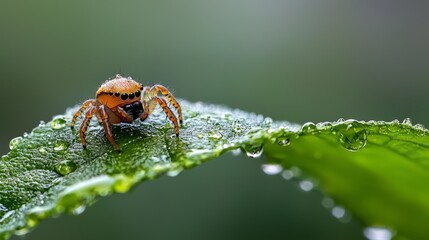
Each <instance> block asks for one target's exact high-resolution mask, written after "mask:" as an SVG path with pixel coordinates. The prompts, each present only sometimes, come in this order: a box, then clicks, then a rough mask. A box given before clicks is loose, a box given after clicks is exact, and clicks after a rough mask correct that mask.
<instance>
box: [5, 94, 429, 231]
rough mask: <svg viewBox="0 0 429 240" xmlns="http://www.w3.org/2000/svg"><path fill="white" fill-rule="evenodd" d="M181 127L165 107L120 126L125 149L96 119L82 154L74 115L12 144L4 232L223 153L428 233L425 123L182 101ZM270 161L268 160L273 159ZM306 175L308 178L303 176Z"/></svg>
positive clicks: (383, 220) (368, 220)
mask: <svg viewBox="0 0 429 240" xmlns="http://www.w3.org/2000/svg"><path fill="white" fill-rule="evenodd" d="M181 105H182V107H183V113H184V120H185V121H184V125H183V126H182V127H181V131H180V137H179V138H176V137H175V134H174V130H173V129H172V127H171V124H170V123H169V122H168V120H167V119H166V117H165V115H163V113H161V112H160V111H159V112H156V113H154V114H153V115H151V116H150V117H149V119H148V120H147V121H145V122H139V121H136V122H135V123H133V124H118V125H115V126H114V127H113V132H114V135H115V138H116V139H117V142H118V143H119V145H120V146H121V148H122V153H121V154H118V153H117V152H116V151H114V150H113V149H112V146H111V145H110V143H109V142H108V141H107V140H106V139H105V137H104V132H103V130H102V128H101V127H100V126H99V125H98V123H97V122H96V121H94V122H92V124H91V127H90V130H89V131H88V133H87V141H88V149H87V150H86V151H84V150H83V149H82V146H81V143H80V141H79V138H78V131H72V130H70V128H69V124H70V119H71V115H72V113H73V112H74V111H75V110H76V107H75V108H73V109H69V110H68V111H67V112H66V113H65V114H64V115H60V116H56V117H54V119H53V120H52V121H51V122H49V123H47V124H41V125H40V126H38V127H36V128H35V129H34V130H33V131H32V132H31V133H30V134H28V135H26V136H24V137H18V138H15V139H13V140H12V141H11V144H10V147H11V151H10V153H9V154H7V155H5V156H3V157H2V159H1V161H0V238H3V239H6V238H8V237H9V236H10V235H11V234H17V235H22V234H25V233H27V232H28V231H29V230H31V229H32V228H33V227H35V226H36V225H37V224H38V222H39V221H40V220H43V219H45V218H47V217H50V216H56V215H59V214H60V213H63V212H67V213H74V214H78V213H80V212H82V211H83V210H84V209H85V207H87V206H89V205H90V204H92V203H94V202H95V201H96V200H97V199H98V198H99V197H100V196H105V195H109V194H111V193H113V192H119V193H124V192H127V191H128V190H129V189H130V188H132V187H133V186H135V184H137V183H139V182H141V181H143V180H147V179H154V178H156V177H158V176H160V175H163V174H167V175H169V176H176V175H177V174H179V173H180V172H181V171H182V170H184V169H187V168H191V167H194V166H197V165H199V164H201V163H203V162H204V161H207V160H210V159H213V158H215V157H217V156H219V155H220V154H222V153H224V152H226V151H231V150H235V149H242V150H243V151H244V152H246V154H247V155H248V156H251V157H258V156H259V155H261V153H262V151H264V152H265V153H266V155H267V156H268V157H269V159H270V164H277V165H273V166H274V169H276V172H279V170H281V168H280V167H279V165H278V164H280V165H281V166H282V167H283V168H284V169H285V170H284V172H283V173H282V175H284V176H285V177H286V178H292V177H295V176H296V175H297V172H299V171H297V170H296V169H301V170H302V171H303V173H304V175H302V176H300V179H304V178H305V179H307V178H308V179H310V180H311V181H309V180H304V181H303V182H304V183H306V184H307V187H310V188H311V186H312V185H315V184H318V186H320V188H321V189H322V190H323V191H324V192H325V193H326V194H327V195H328V196H330V197H332V198H333V199H334V200H335V203H336V204H339V205H340V206H342V207H345V209H347V210H348V211H350V212H351V213H352V214H353V216H355V217H357V218H358V219H360V220H362V221H363V222H364V224H366V225H368V226H376V227H387V228H390V229H392V230H393V231H394V232H396V236H405V237H408V238H412V239H418V238H424V237H425V236H426V233H425V226H424V225H425V224H424V223H425V221H426V220H428V219H429V201H428V200H429V191H428V190H427V189H426V188H425V183H426V182H427V180H429V179H428V178H429V175H428V169H427V168H428V166H429V165H428V163H429V156H428V155H429V151H428V149H429V138H428V137H427V132H428V131H427V130H426V129H424V128H423V127H421V126H411V124H410V123H409V122H408V121H407V122H405V123H399V122H397V121H393V122H390V123H386V122H359V121H354V120H348V121H337V122H333V123H321V124H317V125H315V124H312V123H307V124H305V125H304V126H303V127H302V128H301V127H300V126H298V125H294V124H290V123H288V122H273V121H272V120H271V119H270V118H264V117H262V116H260V115H256V114H250V113H245V112H242V111H239V110H232V109H229V108H226V107H221V106H214V105H206V104H202V103H189V102H186V101H183V100H182V101H181ZM267 166H268V167H269V166H271V165H267ZM303 182H301V183H303Z"/></svg>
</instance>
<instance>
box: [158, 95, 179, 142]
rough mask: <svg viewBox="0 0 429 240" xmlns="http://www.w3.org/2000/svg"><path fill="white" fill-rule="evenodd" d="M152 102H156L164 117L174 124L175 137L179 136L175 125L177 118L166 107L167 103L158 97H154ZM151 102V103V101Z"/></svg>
mask: <svg viewBox="0 0 429 240" xmlns="http://www.w3.org/2000/svg"><path fill="white" fill-rule="evenodd" d="M153 100H156V101H157V102H158V104H159V105H160V106H161V108H162V110H164V113H165V115H167V117H168V119H170V121H171V122H172V123H173V124H174V129H175V130H176V137H178V136H179V124H178V123H177V118H176V116H175V115H174V113H173V112H172V111H171V109H170V108H169V107H168V105H167V102H166V101H165V100H164V99H163V98H160V97H155V98H154V99H153ZM153 100H152V101H153Z"/></svg>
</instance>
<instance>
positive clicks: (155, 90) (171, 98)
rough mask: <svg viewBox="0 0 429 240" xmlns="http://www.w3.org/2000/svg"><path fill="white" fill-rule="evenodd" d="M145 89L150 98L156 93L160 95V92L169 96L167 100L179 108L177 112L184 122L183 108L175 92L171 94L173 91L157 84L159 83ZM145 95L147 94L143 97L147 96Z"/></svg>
mask: <svg viewBox="0 0 429 240" xmlns="http://www.w3.org/2000/svg"><path fill="white" fill-rule="evenodd" d="M143 91H144V93H145V95H147V97H148V98H149V99H151V98H154V97H155V96H156V95H158V93H161V94H162V95H163V96H165V97H166V98H167V100H168V101H169V102H170V103H171V104H172V105H173V107H174V108H175V109H176V110H177V114H178V115H179V121H180V123H183V118H182V108H181V107H180V104H179V102H177V100H176V98H174V96H173V94H171V92H170V91H169V90H168V89H167V88H166V87H164V86H162V85H159V84H157V85H154V86H153V87H151V88H149V89H147V88H146V89H144V90H143ZM145 97H146V96H144V97H143V98H145ZM143 100H146V99H143Z"/></svg>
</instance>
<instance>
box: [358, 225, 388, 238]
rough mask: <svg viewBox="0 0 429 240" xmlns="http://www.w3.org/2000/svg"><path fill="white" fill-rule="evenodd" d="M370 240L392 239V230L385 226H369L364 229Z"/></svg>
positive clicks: (364, 233)
mask: <svg viewBox="0 0 429 240" xmlns="http://www.w3.org/2000/svg"><path fill="white" fill-rule="evenodd" d="M363 235H365V237H366V238H368V240H390V239H392V237H393V233H392V231H390V230H389V229H387V228H383V227H367V228H365V229H364V230H363Z"/></svg>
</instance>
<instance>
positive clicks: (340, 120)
mask: <svg viewBox="0 0 429 240" xmlns="http://www.w3.org/2000/svg"><path fill="white" fill-rule="evenodd" d="M342 122H344V118H338V120H337V122H336V123H337V124H338V123H342Z"/></svg>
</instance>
